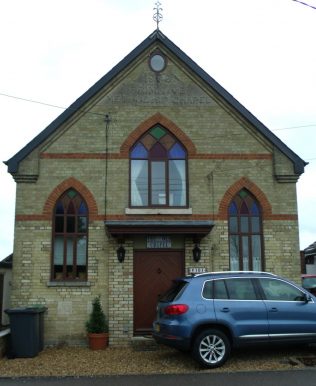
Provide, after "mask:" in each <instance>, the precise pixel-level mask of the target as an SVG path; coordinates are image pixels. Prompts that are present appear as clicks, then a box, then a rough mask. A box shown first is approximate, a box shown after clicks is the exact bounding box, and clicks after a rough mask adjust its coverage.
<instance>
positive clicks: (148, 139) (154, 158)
mask: <svg viewBox="0 0 316 386" xmlns="http://www.w3.org/2000/svg"><path fill="white" fill-rule="evenodd" d="M187 197H188V194H187V151H186V149H185V148H184V146H183V145H182V144H181V143H180V142H179V141H178V140H177V139H176V138H175V137H174V136H173V135H172V134H171V133H169V131H168V130H166V129H165V128H164V127H162V126H160V125H156V126H154V127H152V128H151V129H150V130H149V131H147V132H146V133H145V134H144V135H143V136H142V137H141V138H140V139H139V140H138V141H137V142H136V143H135V144H134V146H133V147H132V148H131V150H130V205H131V207H186V206H187V205H188V202H187Z"/></svg>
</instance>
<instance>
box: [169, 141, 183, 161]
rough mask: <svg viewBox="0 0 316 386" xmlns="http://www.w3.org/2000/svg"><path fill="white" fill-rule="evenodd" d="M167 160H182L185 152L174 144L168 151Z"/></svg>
mask: <svg viewBox="0 0 316 386" xmlns="http://www.w3.org/2000/svg"><path fill="white" fill-rule="evenodd" d="M169 158H172V159H184V158H185V151H184V149H183V147H182V146H181V145H179V144H178V143H176V144H174V145H173V146H172V148H171V149H170V150H169Z"/></svg>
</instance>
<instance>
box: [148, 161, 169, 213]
mask: <svg viewBox="0 0 316 386" xmlns="http://www.w3.org/2000/svg"><path fill="white" fill-rule="evenodd" d="M151 203H152V204H153V205H166V203H167V202H166V163H165V162H152V163H151Z"/></svg>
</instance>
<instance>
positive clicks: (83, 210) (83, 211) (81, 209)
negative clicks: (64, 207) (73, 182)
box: [78, 201, 88, 214]
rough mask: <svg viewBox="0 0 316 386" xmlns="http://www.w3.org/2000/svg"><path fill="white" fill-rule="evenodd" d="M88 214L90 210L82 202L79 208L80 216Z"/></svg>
mask: <svg viewBox="0 0 316 386" xmlns="http://www.w3.org/2000/svg"><path fill="white" fill-rule="evenodd" d="M87 213H88V208H87V206H86V204H85V203H84V202H83V201H82V202H81V204H80V206H79V210H78V214H87Z"/></svg>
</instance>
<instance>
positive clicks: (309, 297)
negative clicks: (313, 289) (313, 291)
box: [303, 294, 312, 303]
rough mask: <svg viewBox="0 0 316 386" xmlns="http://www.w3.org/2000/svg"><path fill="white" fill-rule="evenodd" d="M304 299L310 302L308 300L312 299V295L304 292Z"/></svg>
mask: <svg viewBox="0 0 316 386" xmlns="http://www.w3.org/2000/svg"><path fill="white" fill-rule="evenodd" d="M303 301H304V302H305V303H308V302H310V301H312V297H311V296H310V295H308V294H304V295H303Z"/></svg>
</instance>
